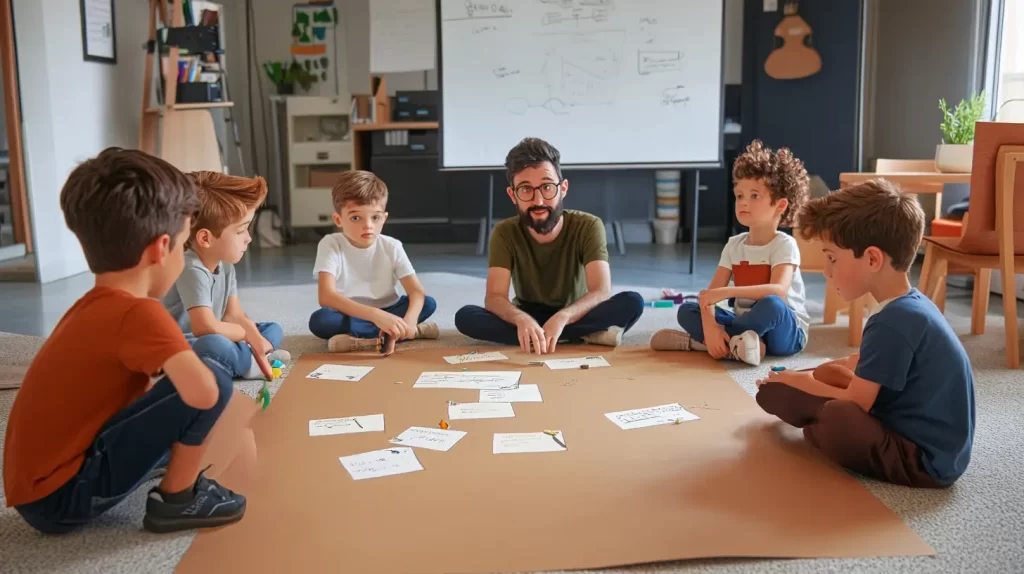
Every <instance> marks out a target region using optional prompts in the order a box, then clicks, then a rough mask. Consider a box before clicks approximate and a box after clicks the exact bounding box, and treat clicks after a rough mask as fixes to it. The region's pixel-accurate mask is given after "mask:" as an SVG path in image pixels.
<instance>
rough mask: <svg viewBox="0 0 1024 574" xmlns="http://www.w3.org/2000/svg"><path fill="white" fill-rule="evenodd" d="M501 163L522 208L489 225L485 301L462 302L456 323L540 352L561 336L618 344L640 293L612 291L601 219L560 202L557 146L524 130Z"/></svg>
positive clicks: (640, 306) (467, 331)
mask: <svg viewBox="0 0 1024 574" xmlns="http://www.w3.org/2000/svg"><path fill="white" fill-rule="evenodd" d="M505 171H506V173H507V175H508V182H509V188H508V196H509V198H511V199H512V202H513V203H514V204H515V205H516V211H517V212H518V213H519V215H518V217H512V218H509V219H506V220H504V221H502V222H500V223H498V224H497V225H496V226H495V227H494V234H493V235H492V236H491V243H490V261H489V263H488V270H487V294H486V296H485V298H484V307H483V308H481V307H479V306H476V305H466V306H465V307H463V308H461V309H459V311H458V312H457V313H456V314H455V327H456V328H457V329H458V330H459V332H461V333H462V334H464V335H467V336H469V337H472V338H474V339H480V340H484V341H492V342H495V343H503V344H506V345H519V347H520V348H522V349H523V350H524V351H526V352H533V353H537V354H545V353H552V352H554V351H555V347H556V346H557V344H558V343H560V342H564V341H568V342H584V343H591V344H595V345H607V346H610V347H615V346H618V345H619V344H620V343H621V342H622V334H623V333H624V332H625V331H627V330H629V328H630V327H632V326H633V324H634V323H636V321H637V319H639V318H640V315H641V314H642V313H643V310H644V301H643V298H642V297H641V296H640V295H639V294H638V293H634V292H632V291H627V292H623V293H618V294H616V295H612V293H611V288H612V280H611V270H610V269H609V267H608V246H607V239H606V237H605V232H604V223H603V222H602V221H601V219H600V218H599V217H596V216H594V215H591V214H589V213H583V212H581V211H575V210H563V207H562V203H563V201H564V199H565V194H566V192H567V191H568V189H569V182H568V180H566V179H564V178H563V177H562V172H561V168H560V166H559V153H558V150H556V149H555V148H554V147H552V146H551V145H550V144H548V143H547V142H545V141H543V140H540V139H536V138H526V139H524V140H523V141H521V142H520V143H519V144H518V145H516V147H514V148H512V151H510V152H509V153H508V156H507V157H506V158H505ZM510 283H511V284H512V285H513V286H514V287H515V293H516V298H515V301H514V302H513V301H509V298H508V290H509V284H510ZM531 349H532V351H531Z"/></svg>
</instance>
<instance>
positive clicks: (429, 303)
mask: <svg viewBox="0 0 1024 574" xmlns="http://www.w3.org/2000/svg"><path fill="white" fill-rule="evenodd" d="M434 311H437V301H435V300H434V298H433V297H431V296H430V295H424V296H423V311H422V312H421V314H422V315H427V316H430V315H433V314H434Z"/></svg>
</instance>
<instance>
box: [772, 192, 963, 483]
mask: <svg viewBox="0 0 1024 574" xmlns="http://www.w3.org/2000/svg"><path fill="white" fill-rule="evenodd" d="M799 222H800V230H801V232H802V233H803V235H804V237H806V238H808V239H810V238H815V237H816V238H818V239H820V240H821V241H822V244H823V251H824V252H825V259H826V264H825V274H826V275H827V276H828V277H829V278H830V279H831V280H832V282H833V283H834V284H835V286H836V288H838V290H839V293H840V294H841V295H842V296H843V298H844V299H846V300H847V301H852V300H854V299H856V298H858V297H860V296H862V295H864V294H865V293H870V294H871V295H872V296H873V297H874V298H875V300H876V301H879V302H880V303H879V305H878V307H877V308H876V310H875V312H874V314H873V315H872V316H871V318H870V319H868V322H867V325H866V326H865V328H864V337H863V339H862V341H861V345H860V352H859V354H855V355H852V356H850V357H848V358H846V359H840V360H837V361H833V362H831V363H826V364H825V365H822V366H820V367H818V368H817V369H815V370H814V371H813V372H789V371H783V372H780V373H772V374H771V375H770V376H769V377H768V378H767V379H763V380H761V381H758V392H757V402H758V404H759V405H761V407H762V408H763V409H764V410H765V411H766V412H768V413H771V414H774V415H776V416H778V417H779V418H781V419H782V420H784V421H786V422H787V423H789V424H791V425H793V426H796V427H802V428H803V431H804V437H806V438H807V440H809V441H810V442H811V444H813V445H815V446H816V447H817V448H819V449H820V450H821V451H822V452H823V453H824V454H825V455H826V456H828V457H829V458H830V459H832V460H834V461H836V462H838V463H839V464H841V465H843V466H844V467H846V468H849V469H851V470H854V471H857V472H859V473H861V474H864V475H867V476H871V477H874V478H877V479H879V480H885V481H887V482H892V483H896V484H903V485H908V486H918V487H944V486H949V485H951V484H953V482H954V481H956V480H957V479H958V478H960V476H961V475H962V474H963V473H964V471H965V470H966V469H967V464H968V463H969V462H970V458H971V444H972V442H973V439H974V376H973V374H972V372H971V363H970V360H969V359H968V357H967V352H966V351H965V350H964V347H963V345H962V344H961V343H960V340H959V339H958V338H957V337H956V334H954V333H953V330H952V329H951V328H950V327H949V324H948V323H947V322H946V320H945V319H944V318H943V316H942V313H941V312H940V311H939V310H938V308H936V307H935V305H934V304H933V303H932V302H931V301H930V300H928V298H926V297H925V296H924V295H922V294H921V293H920V292H919V291H918V290H916V289H914V288H912V287H911V286H910V278H909V276H908V270H909V269H910V265H911V264H912V263H913V261H914V256H915V255H916V254H917V249H918V246H919V245H920V242H921V235H922V231H923V229H924V212H923V211H922V210H921V207H920V205H918V203H917V200H916V199H915V198H914V197H913V196H912V195H905V194H903V193H901V192H900V190H899V189H898V188H897V187H896V186H894V185H893V184H891V183H889V182H887V181H885V180H874V181H869V182H867V183H864V184H860V185H855V186H852V187H848V188H846V189H843V190H840V191H837V192H835V193H832V194H830V195H828V196H826V197H823V198H820V199H816V200H813V201H810V202H808V203H807V204H806V205H805V206H804V207H803V209H802V210H801V212H800V215H799Z"/></svg>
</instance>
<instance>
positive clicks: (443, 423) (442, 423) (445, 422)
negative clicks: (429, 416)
mask: <svg viewBox="0 0 1024 574" xmlns="http://www.w3.org/2000/svg"><path fill="white" fill-rule="evenodd" d="M437 426H439V427H441V429H442V430H448V421H446V420H444V419H441V424H439V425H437Z"/></svg>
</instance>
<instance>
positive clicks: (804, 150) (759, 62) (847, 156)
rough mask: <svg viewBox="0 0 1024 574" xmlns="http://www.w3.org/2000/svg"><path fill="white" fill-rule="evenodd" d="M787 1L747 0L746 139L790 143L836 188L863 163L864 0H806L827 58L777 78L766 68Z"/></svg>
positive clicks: (805, 14)
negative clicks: (802, 73) (769, 5)
mask: <svg viewBox="0 0 1024 574" xmlns="http://www.w3.org/2000/svg"><path fill="white" fill-rule="evenodd" d="M782 5H783V2H779V10H778V11H774V12H765V11H764V9H763V3H762V2H761V1H760V0H748V1H747V3H746V5H745V8H746V10H745V18H746V19H745V21H744V41H745V42H746V45H745V49H744V57H743V65H744V74H743V94H744V98H743V99H744V114H743V135H744V139H745V140H746V141H750V140H752V139H755V138H758V139H761V140H762V141H764V143H765V144H766V145H768V146H771V147H774V148H777V147H788V148H790V149H791V150H792V151H793V153H794V154H795V155H796V156H797V157H799V158H800V159H802V160H803V161H804V164H805V165H806V166H807V170H808V171H809V172H810V173H812V174H817V175H819V176H821V178H822V179H823V180H825V182H826V183H827V184H828V185H829V186H830V187H833V188H834V187H836V186H838V184H839V174H840V172H843V171H852V170H853V169H854V168H855V161H856V156H857V109H858V100H859V93H860V92H859V70H860V67H859V62H860V48H861V42H860V20H861V17H860V11H861V0H813V1H804V2H801V3H800V8H799V14H800V16H801V17H802V18H803V19H804V20H805V21H807V23H808V24H809V25H810V27H811V30H812V34H811V43H812V45H813V46H814V48H815V49H816V50H817V51H818V53H819V54H820V55H821V61H822V64H821V71H819V72H818V73H816V74H814V75H812V76H809V77H807V78H801V79H797V80H776V79H774V78H771V77H769V76H768V75H767V74H766V73H765V71H764V62H765V60H766V59H767V58H768V55H769V54H770V53H771V52H772V50H773V49H774V48H775V46H776V39H775V34H774V31H775V27H776V26H778V24H779V22H780V21H781V20H782V18H783V13H782Z"/></svg>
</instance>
